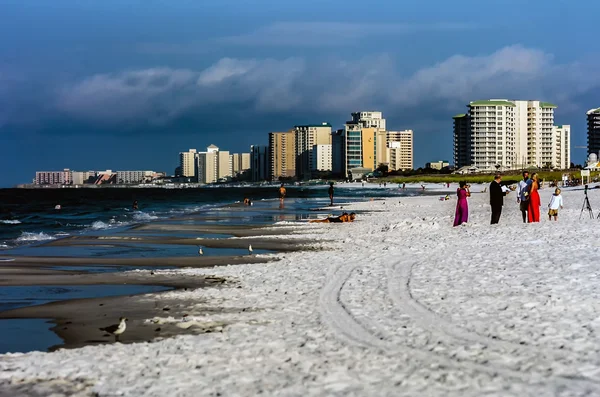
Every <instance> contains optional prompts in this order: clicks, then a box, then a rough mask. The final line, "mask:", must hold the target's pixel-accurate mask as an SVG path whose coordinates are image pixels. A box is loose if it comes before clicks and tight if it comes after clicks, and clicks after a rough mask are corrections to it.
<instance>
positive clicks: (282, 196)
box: [279, 183, 287, 202]
mask: <svg viewBox="0 0 600 397" xmlns="http://www.w3.org/2000/svg"><path fill="white" fill-rule="evenodd" d="M286 193H287V192H286V190H285V187H283V183H282V184H281V186H280V187H279V201H281V202H283V199H284V198H285V194H286Z"/></svg>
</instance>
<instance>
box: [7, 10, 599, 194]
mask: <svg viewBox="0 0 600 397" xmlns="http://www.w3.org/2000/svg"><path fill="white" fill-rule="evenodd" d="M598 11H600V2H598V1H597V0H578V1H577V2H573V1H571V2H567V1H566V0H554V1H553V2H548V1H539V0H528V1H522V0H502V1H494V0H488V1H481V0H455V1H451V2H450V1H447V0H419V1H417V0H403V1H392V0H388V1H380V0H371V1H370V2H364V1H357V0H302V1H298V0H285V1H281V0H278V1H274V0H202V1H198V0H103V1H97V0H52V1H48V0H0V15H2V23H1V24H0V37H2V38H3V39H2V40H0V149H1V153H2V155H1V156H0V167H1V169H2V170H3V172H2V173H0V186H1V187H8V186H12V185H15V184H17V183H28V182H30V181H31V180H32V178H33V177H34V176H35V171H36V170H61V169H63V168H70V169H74V170H105V169H112V170H139V169H144V170H147V169H150V170H155V171H166V172H167V173H172V172H173V171H174V168H175V167H176V165H177V162H178V153H179V152H180V151H186V150H187V149H189V148H196V149H198V150H204V149H205V148H206V147H207V146H209V145H210V144H215V145H217V146H219V147H220V148H221V149H222V150H229V151H230V152H248V151H249V147H250V145H252V144H257V145H261V144H262V145H266V144H267V143H268V136H267V133H268V132H271V131H286V130H288V129H289V128H291V127H293V126H294V125H302V124H313V123H320V122H325V121H327V122H330V123H332V125H333V126H334V128H342V127H343V124H344V122H345V121H346V120H348V119H350V113H351V112H353V111H361V110H381V111H383V112H384V117H385V118H386V119H387V128H388V129H389V130H402V129H412V130H414V146H415V167H420V166H423V165H424V164H425V163H426V162H428V161H436V160H439V159H447V160H450V161H452V116H453V115H455V114H457V113H464V112H465V110H466V104H467V103H468V102H469V101H471V100H477V99H487V98H509V99H539V100H543V101H546V102H552V103H555V104H556V105H558V109H556V115H555V122H556V124H570V125H571V128H572V142H573V146H585V145H586V139H587V135H586V134H587V132H586V115H585V112H586V111H587V110H588V109H590V108H595V107H598V106H600V90H599V88H600V73H599V72H598V71H597V70H598V69H597V65H598V64H599V60H600V59H599V58H600V51H599V49H600V44H598V43H599V42H598V40H597V36H598V33H599V31H598V27H597V13H598ZM572 153H573V154H572V161H574V162H575V163H582V162H583V160H584V158H585V156H586V153H587V152H586V150H585V149H577V148H573V151H572Z"/></svg>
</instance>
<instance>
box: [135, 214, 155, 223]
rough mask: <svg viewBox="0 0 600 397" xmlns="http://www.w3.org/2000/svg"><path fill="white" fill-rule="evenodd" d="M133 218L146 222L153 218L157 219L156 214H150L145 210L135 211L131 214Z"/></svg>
mask: <svg viewBox="0 0 600 397" xmlns="http://www.w3.org/2000/svg"><path fill="white" fill-rule="evenodd" d="M133 219H135V220H136V221H138V222H146V221H151V220H153V219H158V216H156V215H150V214H147V213H145V212H136V213H135V214H133Z"/></svg>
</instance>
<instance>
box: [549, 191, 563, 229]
mask: <svg viewBox="0 0 600 397" xmlns="http://www.w3.org/2000/svg"><path fill="white" fill-rule="evenodd" d="M562 208H563V198H562V196H561V195H560V189H559V188H556V189H555V190H554V194H553V195H552V198H551V199H550V204H548V220H549V221H551V220H552V217H554V221H555V222H556V221H557V220H558V210H559V209H561V210H562Z"/></svg>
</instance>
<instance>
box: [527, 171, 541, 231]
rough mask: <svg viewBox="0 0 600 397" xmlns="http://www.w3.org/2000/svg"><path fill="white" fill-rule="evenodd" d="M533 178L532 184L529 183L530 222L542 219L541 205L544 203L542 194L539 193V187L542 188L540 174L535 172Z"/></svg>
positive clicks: (528, 216)
mask: <svg viewBox="0 0 600 397" xmlns="http://www.w3.org/2000/svg"><path fill="white" fill-rule="evenodd" d="M531 180H532V182H531V185H529V208H528V210H527V221H528V222H529V223H531V222H539V221H540V205H542V202H541V200H540V194H539V193H538V189H539V188H540V182H539V180H538V174H537V173H535V172H534V173H533V175H531Z"/></svg>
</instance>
